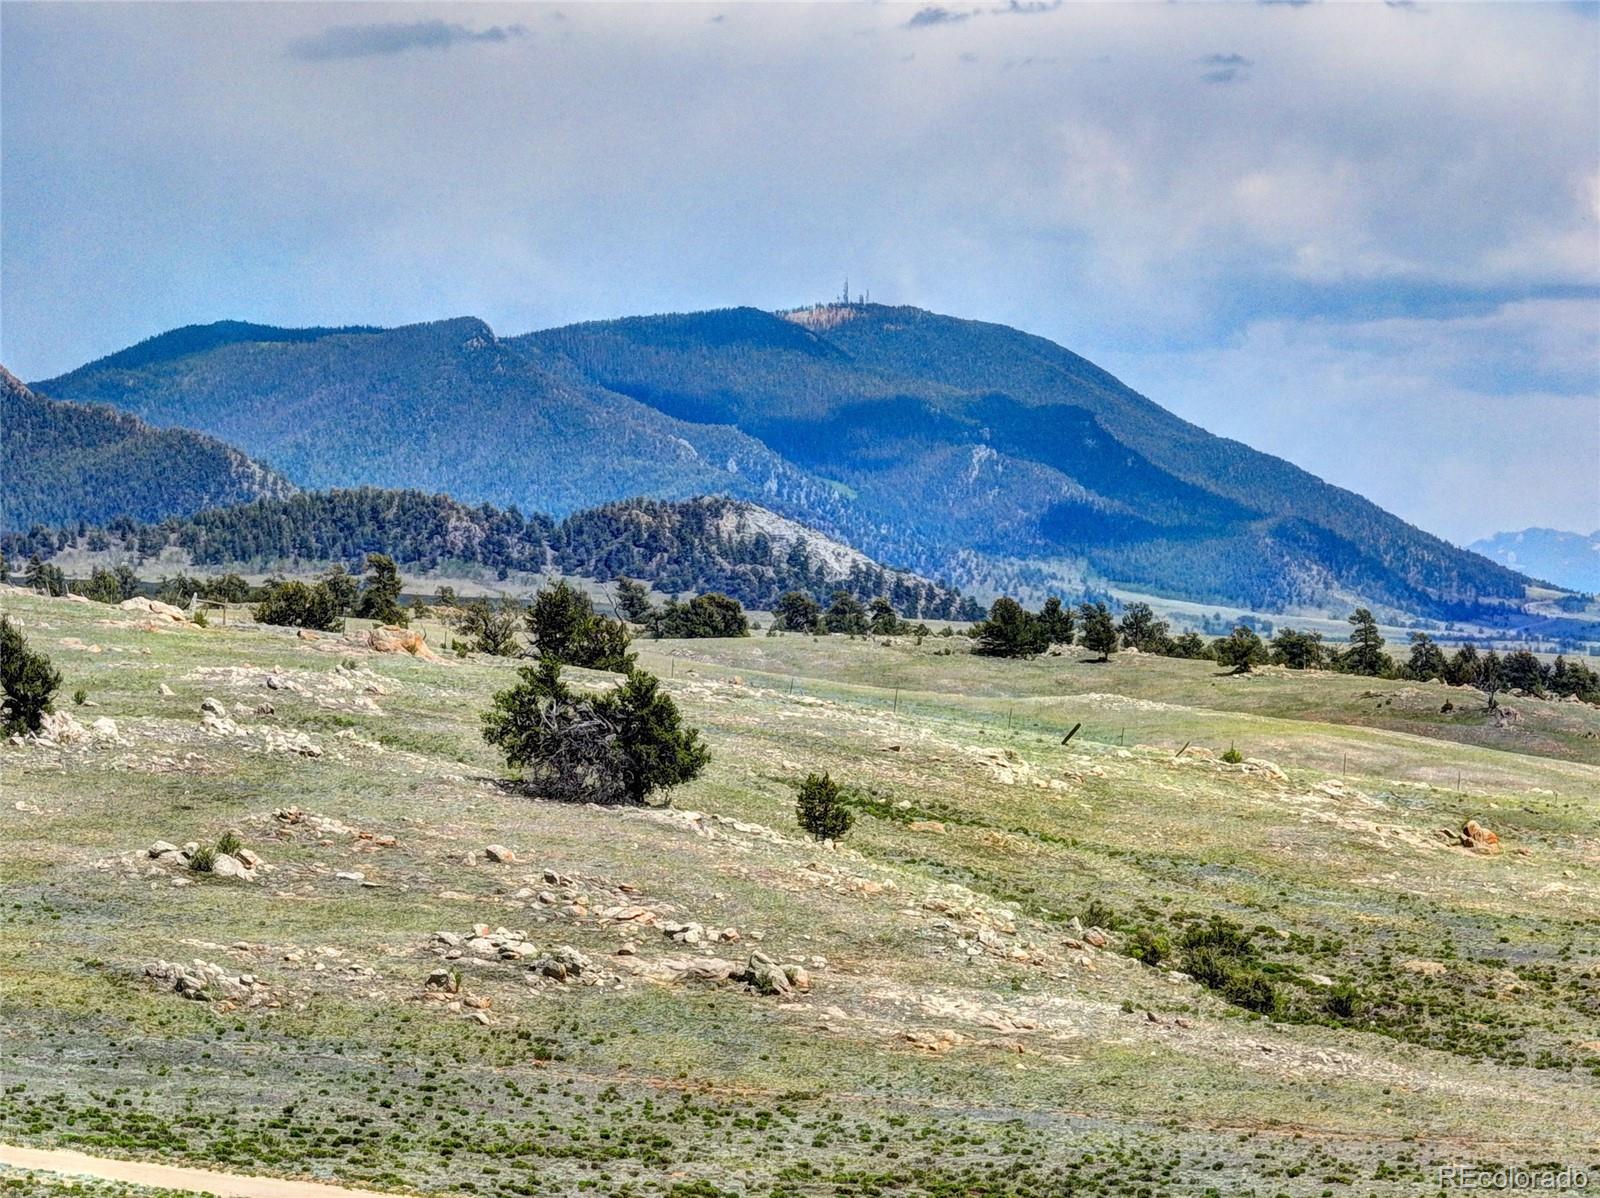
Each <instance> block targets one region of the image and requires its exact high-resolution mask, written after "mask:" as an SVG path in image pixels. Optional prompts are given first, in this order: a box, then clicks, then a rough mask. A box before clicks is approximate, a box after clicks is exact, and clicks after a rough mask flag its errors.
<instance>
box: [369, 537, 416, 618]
mask: <svg viewBox="0 0 1600 1198" xmlns="http://www.w3.org/2000/svg"><path fill="white" fill-rule="evenodd" d="M402 585H403V583H402V582H401V579H400V571H399V570H398V569H397V568H396V567H395V564H394V558H392V557H390V556H389V555H388V554H387V553H369V554H367V577H366V579H365V581H363V582H362V584H361V597H360V599H359V600H357V602H356V607H355V614H356V615H357V616H359V617H360V618H361V619H363V620H376V621H378V623H380V624H400V625H405V624H409V623H410V622H411V618H410V617H409V616H408V615H407V614H406V612H405V610H404V609H403V608H402V607H401V606H400V590H401V587H402Z"/></svg>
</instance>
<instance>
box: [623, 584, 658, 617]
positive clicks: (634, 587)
mask: <svg viewBox="0 0 1600 1198" xmlns="http://www.w3.org/2000/svg"><path fill="white" fill-rule="evenodd" d="M617 610H618V611H619V612H621V613H622V616H623V619H626V620H631V621H633V622H634V623H635V624H645V623H648V622H649V620H650V616H651V615H652V614H653V613H654V612H655V610H656V609H655V605H654V604H652V603H651V602H650V588H649V587H647V586H645V585H644V584H643V583H641V582H635V581H634V580H633V579H631V578H629V577H628V576H627V575H626V574H621V575H618V576H617Z"/></svg>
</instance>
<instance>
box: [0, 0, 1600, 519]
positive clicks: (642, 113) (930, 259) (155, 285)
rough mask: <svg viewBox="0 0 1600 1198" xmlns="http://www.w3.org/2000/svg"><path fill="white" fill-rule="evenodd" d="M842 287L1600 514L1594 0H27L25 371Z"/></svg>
mask: <svg viewBox="0 0 1600 1198" xmlns="http://www.w3.org/2000/svg"><path fill="white" fill-rule="evenodd" d="M846 277H848V279H849V281H850V287H851V290H852V291H853V292H857V291H862V290H868V291H870V293H871V296H872V298H873V299H874V300H875V301H883V302H888V303H904V304H914V305H917V306H920V307H924V308H929V309H932V310H935V311H939V312H945V313H949V314H952V315H958V316H966V317H972V318H976V319H983V320H993V321H999V322H1002V323H1005V324H1010V325H1015V326H1017V327H1019V328H1023V329H1026V330H1028V331H1030V332H1034V333H1038V334H1041V335H1043V336H1046V337H1049V338H1051V339H1052V340H1055V341H1058V342H1060V343H1061V344H1063V345H1066V346H1067V347H1069V348H1071V349H1073V350H1074V351H1076V352H1078V353H1080V354H1083V355H1084V356H1086V357H1088V358H1090V359H1092V360H1093V361H1095V362H1097V363H1099V364H1100V365H1102V366H1104V367H1106V368H1107V369H1109V370H1111V371H1112V372H1113V373H1115V374H1117V375H1118V376H1119V377H1120V378H1122V379H1123V380H1124V381H1125V382H1127V383H1128V384H1129V385H1131V386H1133V387H1135V388H1136V389H1138V390H1140V391H1141V392H1143V393H1144V394H1146V395H1148V396H1150V397H1151V398H1152V399H1154V400H1156V401H1157V402H1159V403H1161V404H1163V405H1164V406H1166V407H1168V408H1170V409H1171V410H1173V411H1175V412H1177V413H1178V414H1180V415H1182V416H1184V417H1185V418H1187V419H1190V420H1193V421H1194V422H1196V423H1198V424H1200V425H1202V426H1204V427H1206V428H1208V429H1210V430H1212V431H1213V432H1216V433H1219V434H1222V435H1225V436H1230V437H1235V438H1237V439H1239V440H1242V441H1245V442H1247V443H1249V444H1251V445H1254V446H1256V447H1257V448H1259V449H1263V450H1266V451H1268V452H1271V453H1275V454H1279V455H1281V456H1283V457H1286V458H1288V459H1290V460H1291V461H1293V462H1295V463H1297V464H1299V465H1301V466H1304V467H1305V468H1307V469H1309V470H1311V471H1312V472H1313V473H1315V474H1318V475H1320V476H1321V477H1323V478H1326V479H1328V480H1329V481H1330V482H1333V483H1336V484H1338V485H1340V486H1344V487H1348V488H1350V489H1352V490H1355V491H1359V492H1361V493H1362V494H1365V495H1367V496H1368V497H1369V498H1371V499H1373V500H1374V501H1376V502H1377V503H1379V504H1381V505H1382V506H1384V507H1386V508H1388V509H1389V510H1391V511H1393V512H1395V513H1397V514H1399V515H1401V516H1403V517H1404V518H1406V519H1408V520H1410V521H1412V522H1414V523H1416V524H1419V525H1421V526H1422V527H1424V528H1427V529H1429V530H1430V531H1433V532H1436V533H1438V534H1440V535H1442V536H1445V537H1448V538H1450V539H1452V540H1455V541H1457V542H1466V541H1469V540H1471V539H1473V538H1476V537H1480V536H1485V535H1488V534H1490V533H1493V532H1495V531H1499V530H1510V529H1520V528H1523V527H1526V526H1530V525H1533V526H1548V527H1556V528H1565V529H1572V530H1587V529H1592V528H1595V527H1597V526H1600V4H1564V3H1522V4H1509V5H1497V4H1487V3H1480V4H1461V3H1455V4H1438V3H1429V2H1425V0H1417V2H1415V3H1409V2H1393V0H1392V2H1390V3H1382V2H1374V3H1370V4H1366V3H1343V4H1326V3H1316V2H1303V0H1277V2H1267V3H1237V4H1214V3H1148V4H1134V3H1124V4H1104V5H1101V4H1061V3H1055V2H1054V0H985V2H982V3H976V4H958V3H940V4H932V5H922V4H909V5H903V4H890V3H860V4H855V3H828V4H810V5H801V4H787V3H739V4H714V5H700V4H687V3H685V4H666V3H660V4H654V5H638V4H628V3H607V4H595V3H590V4H567V3H560V4H549V5H532V4H529V5H476V4H450V5H429V4H407V5H389V4H337V5H334V4H320V3H296V4H288V3H277V4H273V3H266V4H181V3H180V4H159V5H152V4H141V3H112V4H94V3H78V4H56V3H42V4H35V3H23V2H17V0H6V2H5V3H4V4H3V5H0V361H3V362H4V363H5V365H6V366H8V367H10V368H11V369H12V370H13V371H14V372H15V373H17V374H18V375H20V376H21V377H23V378H25V379H32V380H39V379H42V378H47V377H49V376H51V375H53V374H57V373H60V372H62V371H65V370H67V369H70V368H71V367H73V366H76V365H79V364H81V363H82V362H84V361H87V360H89V359H91V358H94V357H97V356H100V355H102V354H105V353H109V352H111V351H113V350H116V349H118V348H121V347H123V346H125V345H128V344H131V343H132V342H135V341H137V340H140V339H141V338H144V337H147V336H150V335H152V334H155V333H157V332H161V331H163V330H165V329H168V328H172V327H175V326H178V325H183V324H190V323H199V322H207V321H212V320H219V319H242V320H254V321H261V322H265V323H271V324H283V325H312V324H332V325H338V324H357V323H360V324H381V325H394V324H404V323H409V322H414V321H422V320H432V319H438V318H442V317H447V316H458V315H475V316H480V317H482V318H483V319H485V320H487V321H488V322H489V323H490V324H491V325H492V326H493V327H494V328H495V329H496V330H497V331H498V332H500V333H504V334H513V333H520V332H525V331H528V330H530V329H535V328H544V327H549V326H553V325H559V324H565V323H568V322H572V321H576V320H588V319H597V318H603V317H610V316H621V315H629V314H635V313H641V312H658V311H684V310H694V309H703V308H715V307H726V306H730V305H734V304H752V305H755V306H758V307H762V308H780V307H793V306H797V305H800V304H804V303H807V302H811V301H815V300H820V299H825V298H828V297H831V296H834V295H836V294H837V293H838V292H839V290H840V287H841V285H842V283H843V281H844V279H845V278H846Z"/></svg>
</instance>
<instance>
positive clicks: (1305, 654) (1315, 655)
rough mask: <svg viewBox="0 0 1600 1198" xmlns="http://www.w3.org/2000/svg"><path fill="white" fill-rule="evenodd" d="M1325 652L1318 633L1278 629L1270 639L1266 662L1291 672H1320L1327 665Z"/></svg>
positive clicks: (1294, 629)
mask: <svg viewBox="0 0 1600 1198" xmlns="http://www.w3.org/2000/svg"><path fill="white" fill-rule="evenodd" d="M1327 659H1328V655H1327V651H1326V650H1325V649H1324V648H1323V646H1322V634H1321V633H1320V632H1304V631H1301V630H1300V629H1298V628H1280V629H1278V635H1277V636H1275V637H1273V638H1272V646H1271V652H1270V654H1269V657H1268V660H1270V661H1271V662H1272V663H1273V664H1274V665H1280V666H1287V667H1288V668H1289V669H1291V670H1320V669H1321V668H1322V667H1323V666H1324V665H1325V664H1326V663H1327Z"/></svg>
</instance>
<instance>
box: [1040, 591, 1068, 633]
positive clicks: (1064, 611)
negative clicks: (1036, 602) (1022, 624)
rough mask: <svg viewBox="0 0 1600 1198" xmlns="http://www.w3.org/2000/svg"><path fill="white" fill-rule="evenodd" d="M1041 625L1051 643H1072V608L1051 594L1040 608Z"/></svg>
mask: <svg viewBox="0 0 1600 1198" xmlns="http://www.w3.org/2000/svg"><path fill="white" fill-rule="evenodd" d="M1039 627H1040V628H1041V629H1042V630H1043V631H1044V635H1045V638H1046V639H1047V640H1048V641H1049V642H1050V644H1052V645H1070V644H1072V609H1071V608H1070V607H1064V606H1062V603H1061V600H1059V599H1057V598H1056V597H1055V596H1054V595H1051V596H1050V597H1049V598H1048V599H1046V600H1045V601H1044V606H1043V607H1041V608H1040V609H1039Z"/></svg>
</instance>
